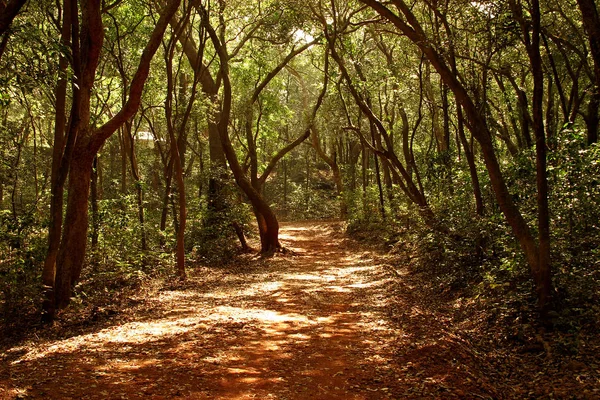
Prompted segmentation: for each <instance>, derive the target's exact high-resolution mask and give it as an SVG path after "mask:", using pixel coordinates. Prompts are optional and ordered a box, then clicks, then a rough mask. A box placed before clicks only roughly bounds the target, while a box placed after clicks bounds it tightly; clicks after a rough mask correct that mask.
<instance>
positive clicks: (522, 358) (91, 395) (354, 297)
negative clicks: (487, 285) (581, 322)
mask: <svg viewBox="0 0 600 400" xmlns="http://www.w3.org/2000/svg"><path fill="white" fill-rule="evenodd" d="M342 231H343V228H342V226H341V224H340V223H335V222H334V223H325V222H322V223H314V222H313V223H308V222H307V223H289V224H283V226H282V229H281V242H282V244H283V245H284V246H285V248H286V249H288V250H289V251H288V252H286V253H284V254H278V255H276V256H274V257H272V258H266V259H262V258H258V257H256V256H253V255H248V256H245V258H244V257H243V258H242V259H241V260H240V262H239V263H235V264H232V265H228V266H222V267H221V266H219V267H215V266H213V267H200V266H198V267H191V268H190V270H189V278H188V279H187V281H186V282H184V283H177V282H163V283H162V284H160V285H156V286H155V287H154V288H153V289H152V290H150V289H148V290H145V291H143V292H141V293H139V295H138V296H137V297H133V298H131V299H130V300H129V301H128V302H127V303H126V305H127V307H121V308H119V309H110V310H111V312H109V313H107V312H105V310H102V309H96V310H94V312H95V313H96V314H98V315H100V317H99V319H100V322H98V323H91V325H90V326H87V327H80V328H78V329H62V330H61V329H58V328H57V329H55V330H53V331H51V332H53V333H51V334H48V333H46V334H43V333H42V331H40V335H39V336H36V335H34V337H31V338H30V340H27V341H24V342H21V343H18V344H17V345H13V346H12V347H10V348H8V349H5V351H4V354H0V398H2V399H36V398H40V399H41V398H46V399H149V398H150V399H173V398H190V399H405V398H406V399H416V398H427V399H453V398H468V399H476V398H483V399H489V398H600V391H598V389H600V380H599V379H598V377H599V376H600V371H598V365H595V364H590V363H589V362H586V361H585V360H584V361H577V360H570V361H569V363H565V361H564V360H561V361H560V362H557V363H554V364H553V363H548V362H545V361H544V360H546V359H547V358H548V357H549V354H548V349H545V348H544V347H543V346H542V347H541V349H538V350H539V351H537V352H535V351H534V352H533V353H532V352H525V353H524V354H520V355H519V354H516V355H510V353H509V352H502V351H500V350H498V351H495V350H494V346H493V344H487V345H486V344H485V343H487V342H486V341H487V338H488V336H485V335H484V336H482V337H478V336H477V332H476V331H475V330H474V329H476V327H477V326H478V325H477V323H476V321H471V319H476V317H477V316H476V315H472V317H473V318H464V316H462V317H461V318H460V320H461V321H463V322H461V323H460V324H458V323H454V322H453V321H455V320H457V317H456V315H453V312H454V311H453V310H456V309H459V308H460V307H458V306H457V305H456V304H452V303H448V302H443V301H441V300H439V299H436V298H435V297H434V296H431V293H430V292H428V291H427V290H424V289H423V288H425V287H427V285H426V282H423V281H422V277H420V276H419V275H415V274H413V273H411V271H409V269H408V268H407V267H406V268H405V267H402V266H397V265H396V266H392V265H393V263H391V261H390V259H388V257H389V256H387V255H385V254H383V253H381V252H378V251H376V250H372V249H367V248H364V247H362V246H360V245H358V244H357V243H356V242H354V241H352V240H350V239H348V238H346V237H345V236H344V234H343V233H342ZM457 312H458V311H457ZM107 315H108V317H107ZM92 317H93V316H92ZM92 319H93V318H92ZM465 321H466V322H465ZM469 327H470V328H472V329H471V331H470V330H469V329H470V328H469ZM484 342H485V343H484ZM541 343H542V344H543V343H545V342H544V341H543V340H541ZM540 365H545V367H543V368H542V367H540ZM523 371H527V372H523ZM565 371H566V372H565ZM557 374H559V375H560V378H557V376H558V375H557Z"/></svg>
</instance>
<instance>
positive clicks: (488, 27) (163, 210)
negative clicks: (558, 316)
mask: <svg viewBox="0 0 600 400" xmlns="http://www.w3.org/2000/svg"><path fill="white" fill-rule="evenodd" d="M0 13H1V17H0V35H1V40H0V79H1V82H2V85H1V88H0V103H1V104H0V117H1V119H0V152H1V153H2V157H1V164H0V219H1V226H0V288H1V291H2V294H1V296H2V297H1V299H0V302H1V303H2V305H3V309H4V310H3V312H4V319H5V320H6V321H9V320H10V319H11V316H12V317H14V316H15V315H17V314H18V313H19V312H20V310H23V309H26V310H39V309H40V307H41V308H42V309H43V315H44V319H45V320H47V321H51V320H52V319H53V318H54V316H55V313H56V310H57V309H60V308H64V307H65V306H67V304H68V303H69V301H70V299H71V298H72V297H73V295H74V293H73V290H74V288H76V286H77V284H78V282H79V281H80V279H81V274H82V271H83V272H85V271H86V269H88V270H89V271H93V273H94V274H101V273H106V272H107V271H118V273H119V274H122V275H127V274H130V273H131V271H139V272H140V273H149V272H150V271H151V270H152V269H153V268H159V266H160V265H168V264H169V261H170V257H171V256H173V257H174V260H175V264H176V268H174V269H173V271H174V272H173V273H174V274H176V275H177V276H178V277H180V278H181V279H184V278H185V275H186V272H185V268H186V266H185V263H186V259H189V258H190V257H195V258H198V257H204V258H205V259H218V258H223V257H227V254H230V253H231V252H233V251H235V249H236V247H238V246H240V247H242V248H243V249H247V248H248V244H247V242H246V235H247V234H249V233H250V234H251V232H252V230H253V227H254V226H256V227H257V229H258V237H259V238H260V246H261V248H260V251H261V252H262V253H265V254H271V253H273V252H278V251H281V250H282V248H281V245H280V243H279V239H278V231H279V222H278V221H279V219H281V218H287V219H300V218H342V219H347V220H348V221H349V223H350V225H351V227H359V226H362V227H365V226H368V225H369V224H371V223H377V224H378V225H379V226H380V227H381V226H385V227H386V228H385V229H384V228H382V229H380V231H381V232H383V231H385V232H387V233H389V237H388V238H387V239H388V240H389V242H390V243H394V242H397V241H398V236H397V234H398V232H400V231H403V230H406V231H411V232H416V233H417V234H418V235H419V237H420V238H421V239H423V238H425V237H433V238H434V242H435V245H436V246H437V249H438V250H439V251H441V253H445V255H443V257H445V260H446V261H445V262H454V263H455V264H454V268H456V269H457V270H460V269H461V268H463V269H465V271H466V270H468V269H470V270H472V269H473V268H475V267H476V269H478V271H479V275H480V280H481V279H484V278H483V276H487V277H488V278H487V279H493V278H490V276H492V275H493V274H492V275H490V271H496V272H498V271H505V272H506V271H509V272H511V271H515V270H517V271H523V270H525V269H527V270H528V271H529V275H530V276H531V281H532V282H533V285H534V289H533V292H534V293H535V294H536V298H537V303H538V306H539V309H540V311H541V312H542V315H543V316H545V315H546V314H547V312H548V311H549V310H551V309H552V307H553V302H556V301H557V297H560V296H559V295H558V293H562V292H561V291H562V290H566V291H569V290H570V289H569V288H573V287H575V286H576V287H578V288H580V287H581V281H582V280H583V279H584V277H585V276H590V278H589V279H590V280H593V279H594V278H593V276H595V275H597V273H598V267H599V259H600V258H599V254H598V250H597V248H598V243H599V242H600V232H599V225H598V220H599V219H598V217H600V208H599V206H600V204H599V202H600V189H599V188H598V177H599V176H600V152H599V148H598V145H597V140H598V129H599V108H600V18H599V14H598V8H597V6H596V3H595V2H594V0H577V1H574V0H552V1H546V2H539V1H538V0H531V1H524V0H490V1H463V0H425V1H412V2H408V1H404V0H391V1H389V2H380V1H375V0H361V1H348V2H346V1H337V0H331V1H306V2H300V1H280V0H258V1H253V2H243V1H237V0H235V1H224V0H215V1H212V2H208V1H202V0H155V1H150V0H114V1H108V0H103V1H100V0H80V1H77V0H63V1H48V0H40V1H35V2H34V1H30V2H26V1H17V0H10V1H0ZM252 216H253V217H254V218H252ZM252 220H255V221H256V225H254V224H253V223H252ZM382 222H385V224H382ZM382 237H383V236H382ZM403 240H404V239H403ZM459 253H460V254H464V255H465V256H464V257H462V258H461V257H458V256H456V257H454V258H452V256H451V254H455V255H456V254H459ZM441 257H442V256H441ZM438 261H439V260H438ZM511 273H512V272H511ZM578 290H579V289H578ZM590 292H592V294H590V295H589V296H592V297H593V296H594V294H593V290H591V291H587V292H586V293H588V294H589V293H590ZM75 295H77V293H75ZM596 296H597V294H596ZM589 300H593V299H591V298H589ZM42 304H43V306H42Z"/></svg>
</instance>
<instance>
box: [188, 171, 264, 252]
mask: <svg viewBox="0 0 600 400" xmlns="http://www.w3.org/2000/svg"><path fill="white" fill-rule="evenodd" d="M214 176H215V178H216V179H220V178H219V176H220V177H221V179H222V176H223V175H222V173H221V172H217V171H215V175H214ZM222 183H224V184H223V186H222V187H221V190H220V191H219V193H218V196H217V197H215V198H214V203H213V204H210V205H209V204H208V201H207V199H206V198H195V199H192V200H191V201H190V202H189V203H188V204H189V209H188V216H189V217H188V227H187V229H186V238H185V243H186V249H187V250H188V251H189V252H191V257H192V258H196V259H198V260H202V261H208V262H211V263H215V262H217V263H218V262H223V261H224V260H228V259H231V257H232V256H233V255H234V254H236V253H238V252H239V249H240V244H239V241H238V239H237V236H236V233H235V229H234V224H237V225H238V226H239V227H240V228H241V229H242V230H243V231H244V234H246V235H248V234H249V232H250V231H251V227H250V221H251V220H252V218H253V217H252V211H251V208H250V206H249V205H248V204H246V203H244V202H242V201H240V200H239V199H237V192H236V188H235V187H234V186H233V182H231V181H229V182H227V183H225V182H222Z"/></svg>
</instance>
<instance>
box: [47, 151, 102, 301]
mask: <svg viewBox="0 0 600 400" xmlns="http://www.w3.org/2000/svg"><path fill="white" fill-rule="evenodd" d="M93 161H94V156H93V155H89V154H85V153H84V154H83V155H78V156H77V157H74V158H73V162H72V164H71V169H70V171H69V194H68V197H67V212H66V214H65V220H66V221H68V223H67V224H65V226H64V229H63V235H62V240H61V246H60V250H59V252H58V258H57V260H56V280H55V285H54V288H55V303H56V307H57V308H59V309H60V308H64V307H65V306H66V305H67V304H69V301H70V299H71V293H72V289H73V286H74V285H75V283H76V282H77V279H79V276H80V274H81V269H82V266H83V260H84V258H85V248H86V243H87V229H88V199H89V193H90V192H89V189H90V178H91V175H92V164H93Z"/></svg>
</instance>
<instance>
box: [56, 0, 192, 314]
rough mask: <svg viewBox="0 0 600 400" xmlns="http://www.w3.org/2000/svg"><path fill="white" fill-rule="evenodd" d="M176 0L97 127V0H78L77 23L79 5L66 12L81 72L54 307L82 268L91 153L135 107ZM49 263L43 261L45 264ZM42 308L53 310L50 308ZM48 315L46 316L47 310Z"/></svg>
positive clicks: (99, 39)
mask: <svg viewBox="0 0 600 400" xmlns="http://www.w3.org/2000/svg"><path fill="white" fill-rule="evenodd" d="M180 1H181V0H171V1H169V2H168V4H167V6H166V7H165V8H164V9H163V10H162V12H161V14H160V18H159V19H158V21H157V22H156V25H155V27H154V29H153V31H152V33H151V36H150V38H149V40H148V42H147V44H146V46H145V48H144V51H143V52H142V55H141V57H140V61H139V63H138V67H137V70H136V73H135V75H134V77H133V78H132V80H131V84H130V88H129V97H128V99H127V102H126V103H125V105H124V106H123V107H122V108H121V110H120V111H119V112H118V113H117V114H116V115H115V116H114V117H113V118H111V119H110V120H108V121H107V122H106V123H104V124H103V125H101V126H100V127H97V128H96V127H94V126H93V123H92V121H91V119H90V117H91V113H90V106H91V99H92V89H93V87H94V83H95V81H96V70H97V67H98V61H99V58H100V54H101V50H102V45H103V41H104V25H103V22H102V7H101V2H100V1H99V0H85V1H81V26H80V27H79V21H78V19H79V15H78V13H77V12H76V11H77V10H78V7H77V6H76V1H74V0H73V1H72V9H71V12H72V15H73V18H74V21H75V22H74V24H73V26H72V32H74V33H73V35H74V39H73V41H72V46H73V49H74V51H73V62H74V65H77V64H80V65H81V67H80V71H81V72H80V74H77V75H76V77H77V82H76V84H77V88H78V96H73V103H72V106H71V120H70V131H71V135H72V136H71V137H72V138H73V142H74V143H73V147H72V152H73V153H72V156H71V157H72V158H71V163H70V167H69V180H68V197H67V208H66V213H65V221H66V223H65V224H64V227H63V231H62V239H61V243H60V247H59V250H58V256H57V259H56V264H55V268H56V269H55V274H54V276H55V279H54V284H53V285H51V286H52V288H53V296H54V302H55V304H56V306H57V307H58V308H62V307H65V306H66V305H67V304H68V303H69V300H70V297H71V291H72V287H73V285H74V284H75V283H76V282H77V280H78V279H79V276H80V274H81V269H82V267H83V261H84V256H85V250H86V242H87V229H88V198H89V184H90V179H91V173H92V166H93V162H94V157H95V156H96V153H97V152H98V150H99V149H100V147H101V146H102V145H103V144H104V142H105V141H106V140H107V139H108V138H109V137H110V136H111V135H112V134H113V133H114V132H115V131H116V130H117V129H119V127H120V126H121V125H122V124H124V123H125V121H127V120H128V119H129V118H131V117H132V116H133V115H134V114H135V112H136V111H137V109H138V107H139V104H140V99H141V95H142V91H143V88H144V83H145V82H146V79H147V77H148V73H149V69H150V62H151V60H152V58H153V56H154V54H155V53H156V51H157V49H158V47H159V46H160V43H161V39H162V36H163V34H164V32H165V29H166V27H167V26H168V23H169V21H170V20H171V18H172V16H173V15H174V14H175V12H176V10H177V9H178V7H179V4H180ZM79 37H80V38H81V40H79ZM75 38H76V39H77V40H75ZM74 70H75V71H76V72H77V71H78V70H79V68H78V67H75V68H74ZM75 138H76V140H75ZM53 267H54V266H51V265H48V266H47V268H48V269H51V268H53ZM52 275H53V274H52V272H51V271H46V273H45V276H52ZM50 297H52V295H50ZM45 311H46V312H48V313H52V311H53V310H52V309H47V310H45ZM49 318H50V319H51V318H52V315H50V316H49Z"/></svg>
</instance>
